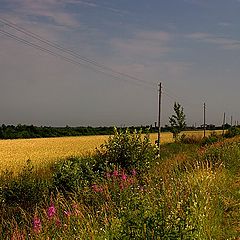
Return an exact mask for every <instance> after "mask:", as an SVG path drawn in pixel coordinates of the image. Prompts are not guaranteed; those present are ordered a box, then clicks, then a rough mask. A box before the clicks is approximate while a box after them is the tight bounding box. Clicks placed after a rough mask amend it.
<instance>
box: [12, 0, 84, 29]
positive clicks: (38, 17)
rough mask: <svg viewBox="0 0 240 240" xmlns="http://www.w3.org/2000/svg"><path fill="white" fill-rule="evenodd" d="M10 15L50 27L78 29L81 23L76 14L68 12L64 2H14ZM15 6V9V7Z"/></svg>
mask: <svg viewBox="0 0 240 240" xmlns="http://www.w3.org/2000/svg"><path fill="white" fill-rule="evenodd" d="M12 2H14V3H15V5H14V4H12V5H11V11H10V12H8V14H9V15H10V16H11V15H14V16H16V15H17V16H19V18H21V19H24V18H25V19H26V18H28V19H30V20H31V21H32V22H39V23H41V22H44V23H45V24H46V23H47V24H49V25H56V26H64V27H77V26H79V22H78V21H77V20H76V17H75V15H74V14H71V13H69V12H67V11H66V10H65V8H64V4H65V1H63V0H60V1H58V0H21V1H20V0H12ZM14 6H15V7H14Z"/></svg>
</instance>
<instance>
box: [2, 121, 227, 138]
mask: <svg viewBox="0 0 240 240" xmlns="http://www.w3.org/2000/svg"><path fill="white" fill-rule="evenodd" d="M127 128H128V129H129V131H130V132H132V131H134V130H135V129H136V130H137V131H139V130H140V129H141V130H142V132H143V133H146V132H149V133H154V132H157V131H158V128H157V127H156V126H154V127H153V126H152V125H150V126H137V127H136V126H132V127H127ZM221 128H222V127H215V126H214V125H208V126H207V129H209V130H216V129H221ZM227 128H228V126H225V129H227ZM118 129H122V130H125V129H126V127H121V128H118ZM198 129H202V128H201V127H199V128H195V127H187V128H186V130H198ZM169 130H170V128H169V126H167V125H166V126H165V127H162V128H161V131H163V132H167V131H169ZM113 132H114V127H90V126H89V127H69V126H66V127H47V126H41V127H37V126H33V125H21V124H19V125H17V126H14V125H5V124H2V126H0V139H20V138H46V137H65V136H90V135H111V134H113Z"/></svg>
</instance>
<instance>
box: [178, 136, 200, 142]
mask: <svg viewBox="0 0 240 240" xmlns="http://www.w3.org/2000/svg"><path fill="white" fill-rule="evenodd" d="M180 142H181V143H185V144H201V143H202V137H201V136H197V135H191V136H187V135H186V134H182V136H181V137H180Z"/></svg>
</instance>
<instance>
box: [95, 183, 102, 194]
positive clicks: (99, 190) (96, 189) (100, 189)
mask: <svg viewBox="0 0 240 240" xmlns="http://www.w3.org/2000/svg"><path fill="white" fill-rule="evenodd" d="M92 189H93V191H94V192H102V191H103V189H102V187H99V186H98V185H97V184H93V185H92Z"/></svg>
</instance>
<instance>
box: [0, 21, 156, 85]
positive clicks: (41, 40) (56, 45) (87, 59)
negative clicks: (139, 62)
mask: <svg viewBox="0 0 240 240" xmlns="http://www.w3.org/2000/svg"><path fill="white" fill-rule="evenodd" d="M0 22H1V23H2V24H5V25H6V26H8V27H10V28H13V29H15V30H17V31H19V32H21V33H23V34H25V35H27V36H29V37H32V38H33V39H36V40H38V41H40V42H42V43H43V44H46V45H48V46H50V47H52V48H55V49H57V50H59V51H62V52H64V53H67V54H69V55H71V56H72V57H74V58H77V59H79V60H81V61H83V62H85V63H88V64H91V65H93V66H95V67H97V68H100V69H102V70H106V71H109V72H110V73H111V74H117V75H121V76H123V77H125V78H128V79H131V80H134V81H136V82H140V83H143V84H147V85H150V86H156V84H155V83H153V82H148V81H145V80H143V79H140V78H137V77H134V76H132V75H129V74H126V73H123V72H119V71H116V70H114V69H112V68H110V67H108V66H105V65H103V64H100V63H98V62H97V61H95V60H91V59H89V58H86V57H84V56H82V55H80V54H78V53H76V52H74V51H73V50H71V49H67V48H65V47H63V46H61V45H60V44H57V43H54V42H52V41H49V40H47V39H45V38H43V37H41V36H40V35H38V34H36V33H33V32H31V31H29V30H27V29H25V28H23V27H20V26H18V25H17V24H14V23H12V22H10V21H8V20H6V19H3V18H0ZM102 73H103V72H102ZM106 74H107V73H106Z"/></svg>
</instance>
